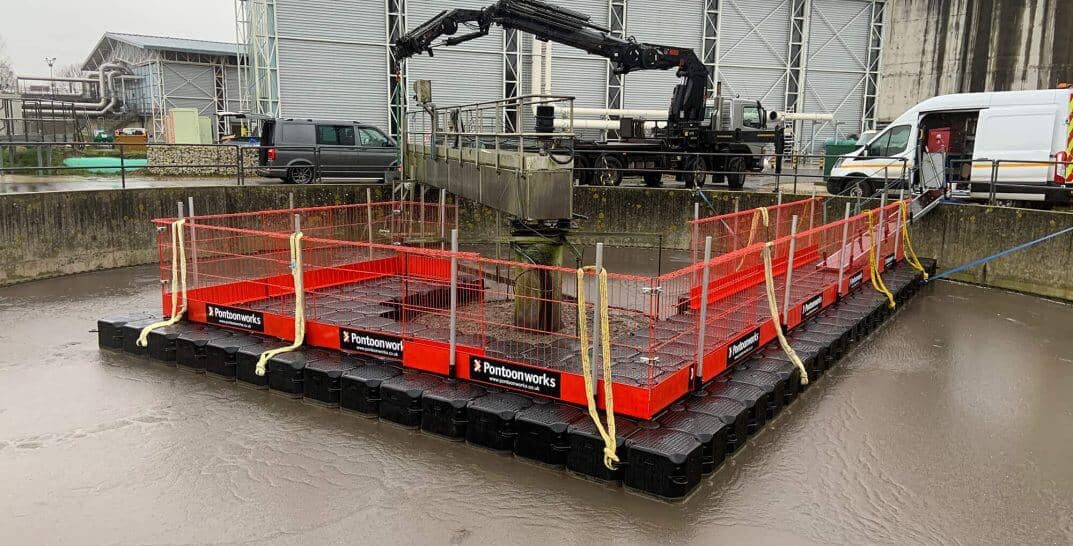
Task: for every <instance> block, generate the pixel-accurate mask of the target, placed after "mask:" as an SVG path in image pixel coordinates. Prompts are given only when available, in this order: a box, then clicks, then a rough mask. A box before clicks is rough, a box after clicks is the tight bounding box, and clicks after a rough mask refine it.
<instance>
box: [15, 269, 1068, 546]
mask: <svg viewBox="0 0 1073 546" xmlns="http://www.w3.org/2000/svg"><path fill="white" fill-rule="evenodd" d="M155 306H159V284H158V281H157V275H156V273H155V269H154V268H152V267H140V268H130V269H123V270H116V271H109V272H100V273H91V274H84V275H78V276H72V277H66V278H61V279H53V280H47V281H41V282H36V283H30V284H24V285H19V286H14V287H8V288H3V289H0V347H3V348H4V349H5V350H4V351H3V353H2V354H0V484H3V486H0V544H20V543H55V542H73V543H99V542H122V543H161V542H167V543H190V542H200V543H204V542H209V543H219V542H272V543H295V542H299V541H302V542H313V543H319V542H345V543H358V542H364V543H375V542H389V543H456V544H465V543H474V544H476V543H490V542H495V543H539V542H544V541H555V542H566V543H594V542H606V541H617V542H626V543H653V542H690V543H706V544H712V543H716V542H717V541H721V542H725V541H730V540H741V541H748V542H749V543H769V544H770V543H775V542H778V543H780V544H809V543H840V544H864V543H898V544H902V543H928V544H932V543H966V544H980V543H991V544H1010V543H1030V544H1041V543H1048V544H1049V543H1063V544H1067V543H1070V542H1073V465H1071V464H1070V461H1073V396H1070V393H1071V392H1073V339H1071V337H1070V336H1069V332H1070V329H1069V317H1070V316H1071V311H1073V307H1071V306H1070V305H1067V304H1062V303H1055V302H1050V301H1046V300H1042V299H1038V298H1032V297H1028V296H1023V295H1018V294H1012V293H1007V292H1001V291H995V290H988V289H984V288H978V287H971V286H965V285H959V284H952V283H945V282H944V283H938V284H935V285H932V286H929V287H927V288H925V289H924V290H922V291H921V292H920V294H919V295H918V296H917V297H916V299H914V300H913V301H912V302H910V303H909V304H908V305H906V306H905V308H904V309H903V310H901V311H900V312H899V313H898V314H897V315H896V316H895V318H893V319H891V320H889V321H888V322H887V323H885V327H884V329H883V330H882V331H881V332H879V333H878V334H876V335H874V336H873V337H872V338H870V339H869V340H867V341H865V342H863V343H862V344H861V345H859V346H858V348H857V349H856V350H855V351H854V352H852V353H851V354H850V355H848V356H847V357H846V358H845V359H844V360H843V362H842V363H841V364H840V366H838V367H837V368H835V369H834V370H833V371H832V372H830V373H829V374H827V375H825V376H824V377H823V378H822V379H821V380H820V381H818V382H817V383H816V384H815V385H814V386H813V387H812V388H811V389H810V390H809V391H808V392H807V393H805V394H804V395H802V397H801V398H800V399H799V400H798V401H797V402H796V403H795V404H794V405H793V406H792V407H791V408H789V409H788V410H786V411H783V412H782V413H781V414H780V415H779V416H778V418H776V419H775V421H774V422H773V423H771V424H769V425H768V426H767V427H766V428H765V429H764V430H763V431H762V432H761V433H760V434H759V435H758V436H756V437H754V438H752V439H751V440H750V442H749V444H748V447H747V448H746V449H745V450H744V451H743V452H741V453H739V454H737V455H735V456H734V457H732V458H731V459H729V461H728V462H727V463H726V464H724V465H723V467H722V468H720V469H719V470H718V471H717V472H716V473H715V474H713V475H712V476H711V477H708V478H706V480H705V481H704V483H702V484H701V486H700V487H699V488H698V490H697V491H696V493H695V494H694V495H693V496H692V497H691V498H689V499H688V500H686V501H684V502H681V503H677V504H665V503H662V502H658V501H654V500H650V499H648V498H643V497H639V496H636V495H633V494H629V493H626V492H624V491H622V490H621V489H619V488H610V487H605V486H601V485H597V484H593V483H590V482H588V481H585V480H582V479H578V478H574V477H571V476H568V475H567V474H565V473H563V472H562V471H559V470H548V469H545V468H542V467H538V466H535V465H532V464H529V463H526V462H523V461H520V460H517V459H513V458H510V457H505V456H501V455H498V454H494V453H491V452H488V451H484V450H481V449H478V448H474V447H472V446H469V445H466V444H462V443H454V442H449V441H445V440H441V439H439V438H435V437H432V436H429V435H427V434H422V433H419V432H413V431H409V430H403V429H399V428H396V427H394V426H391V425H388V424H384V423H381V422H377V421H372V420H367V419H363V418H360V417H355V416H351V415H345V414H340V413H338V412H335V411H330V410H326V409H323V408H320V407H316V406H311V405H307V404H303V403H301V402H296V401H294V400H289V399H284V398H282V397H279V396H276V395H273V394H271V393H266V392H262V391H252V390H247V389H244V388H241V387H238V386H236V385H233V384H227V383H224V382H222V381H218V380H214V379H212V378H209V377H205V376H197V375H193V374H189V373H185V372H181V371H177V370H175V369H173V368H167V367H165V366H163V365H160V364H155V363H151V362H149V361H147V360H141V359H138V358H136V357H133V356H130V355H127V354H122V353H112V352H103V351H100V350H98V349H97V345H96V334H95V333H94V332H92V330H93V329H94V328H95V320H96V319H97V318H99V317H101V316H111V315H117V314H121V313H122V312H123V311H127V310H135V309H145V308H150V307H155Z"/></svg>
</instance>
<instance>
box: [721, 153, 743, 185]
mask: <svg viewBox="0 0 1073 546" xmlns="http://www.w3.org/2000/svg"><path fill="white" fill-rule="evenodd" d="M726 179H727V185H728V186H730V189H732V190H740V189H742V188H744V187H745V158H744V157H741V156H735V157H732V158H730V159H728V160H727V173H726Z"/></svg>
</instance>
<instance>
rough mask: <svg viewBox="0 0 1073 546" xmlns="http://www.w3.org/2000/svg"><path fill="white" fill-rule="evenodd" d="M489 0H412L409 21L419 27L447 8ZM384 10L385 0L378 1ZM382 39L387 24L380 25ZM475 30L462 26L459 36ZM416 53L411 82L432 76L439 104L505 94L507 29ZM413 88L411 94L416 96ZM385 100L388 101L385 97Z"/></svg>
mask: <svg viewBox="0 0 1073 546" xmlns="http://www.w3.org/2000/svg"><path fill="white" fill-rule="evenodd" d="M489 3H490V2H488V0H450V1H443V0H438V1H432V0H408V1H407V2H406V10H407V14H406V22H407V25H408V27H409V29H411V30H412V29H414V28H417V27H418V26H419V25H421V24H422V23H424V22H425V21H427V20H429V19H431V18H432V17H434V16H435V15H436V14H438V13H439V12H441V11H443V10H446V9H455V8H469V9H478V8H483V7H486V6H487V5H489ZM378 7H379V9H380V10H381V11H383V3H380V4H378ZM379 32H380V37H381V38H380V40H381V41H383V40H384V38H383V36H384V28H383V26H381V28H380V29H379ZM469 32H471V30H470V29H467V28H466V27H459V29H458V33H457V34H456V36H461V35H463V34H467V33H469ZM435 55H436V56H435V57H431V58H430V57H429V56H428V54H427V53H425V54H422V55H420V56H418V57H413V58H411V59H410V61H409V62H408V63H407V75H408V77H409V79H410V82H414V81H416V80H432V98H433V100H434V101H435V102H436V104H439V105H452V104H469V103H474V102H482V101H488V100H498V99H501V98H503V30H502V29H501V28H499V27H493V28H492V29H491V31H490V32H489V33H488V36H483V37H481V38H477V39H476V40H473V41H471V42H467V43H465V44H461V45H458V46H454V47H444V48H440V49H436V50H435ZM412 95H413V93H412V91H411V90H409V89H408V90H407V96H408V97H412ZM381 102H382V103H383V102H385V101H381Z"/></svg>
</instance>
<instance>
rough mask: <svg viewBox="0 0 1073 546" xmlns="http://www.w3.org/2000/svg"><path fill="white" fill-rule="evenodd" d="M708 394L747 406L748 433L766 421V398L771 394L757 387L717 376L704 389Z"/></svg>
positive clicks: (751, 432) (767, 402)
mask: <svg viewBox="0 0 1073 546" xmlns="http://www.w3.org/2000/svg"><path fill="white" fill-rule="evenodd" d="M705 390H707V391H708V394H709V395H712V396H722V397H724V398H730V399H732V400H737V401H738V402H741V403H742V404H745V407H747V408H749V414H748V415H749V434H753V433H755V432H756V431H757V430H758V429H760V427H762V426H764V423H766V422H767V407H768V404H769V403H770V402H769V401H768V400H769V399H770V398H771V395H770V394H768V393H766V392H764V391H763V389H760V388H759V387H754V386H752V385H745V384H743V383H735V382H731V381H730V378H729V377H719V378H716V380H715V381H712V383H711V384H710V385H708V387H707V388H706V389H705Z"/></svg>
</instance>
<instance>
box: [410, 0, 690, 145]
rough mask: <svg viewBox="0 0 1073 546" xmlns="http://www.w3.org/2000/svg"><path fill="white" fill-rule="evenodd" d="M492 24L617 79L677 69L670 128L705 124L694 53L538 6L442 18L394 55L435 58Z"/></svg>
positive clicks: (499, 6)
mask: <svg viewBox="0 0 1073 546" xmlns="http://www.w3.org/2000/svg"><path fill="white" fill-rule="evenodd" d="M493 24H496V25H499V26H501V27H503V28H508V29H514V30H520V31H522V32H528V33H530V34H532V35H533V36H536V37H537V38H538V39H540V40H544V41H549V42H556V43H560V44H564V45H568V46H571V47H575V48H578V49H581V50H583V51H586V52H588V53H590V54H593V55H599V56H601V57H605V58H607V59H608V60H609V61H610V62H611V68H612V70H613V71H614V72H615V73H616V74H628V73H630V72H634V71H637V70H669V69H672V68H675V69H677V75H678V77H679V78H682V82H681V83H679V84H678V85H676V86H675V88H674V94H673V95H672V98H671V105H670V108H669V110H668V123H669V124H671V125H675V124H690V123H698V122H700V121H701V120H702V119H703V118H704V106H705V105H704V100H705V88H706V85H707V81H708V69H707V68H706V67H705V66H704V63H702V62H701V61H700V59H699V58H698V57H697V54H696V53H695V52H694V51H693V50H692V49H690V48H685V47H671V46H663V45H658V44H648V43H641V42H637V41H636V40H634V39H633V38H628V39H623V38H618V37H616V36H612V35H611V31H610V30H608V29H606V28H602V27H600V26H598V25H596V24H594V23H592V22H591V17H589V16H588V15H585V14H583V13H578V12H576V11H573V10H569V9H566V8H562V7H559V6H555V5H552V4H547V3H544V2H541V1H539V0H499V1H498V2H496V3H495V4H492V5H491V6H488V7H486V8H484V9H453V10H447V11H443V12H440V14H439V15H436V16H435V17H433V18H432V19H429V20H428V21H426V22H425V23H424V24H422V25H421V26H419V27H418V28H416V29H414V30H413V31H411V32H409V33H407V34H406V35H404V36H402V37H401V38H399V39H398V40H397V41H396V42H395V45H394V46H392V50H393V53H394V54H395V58H396V59H399V60H402V59H406V58H409V57H412V56H414V55H420V54H421V53H423V52H426V51H427V52H428V54H429V55H430V56H432V55H433V48H434V47H436V46H438V45H445V46H453V45H458V44H460V43H462V42H466V41H469V40H473V39H475V38H479V37H481V36H485V35H487V34H488V31H489V29H490V28H491V26H492V25H493ZM460 25H463V26H469V27H470V28H472V29H473V32H470V33H468V34H463V35H460V36H454V35H455V34H456V33H457V32H458V29H459V26H460ZM442 36H450V37H449V38H447V39H445V40H443V42H442V44H434V43H433V42H434V41H435V40H437V39H439V38H440V37H442Z"/></svg>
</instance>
